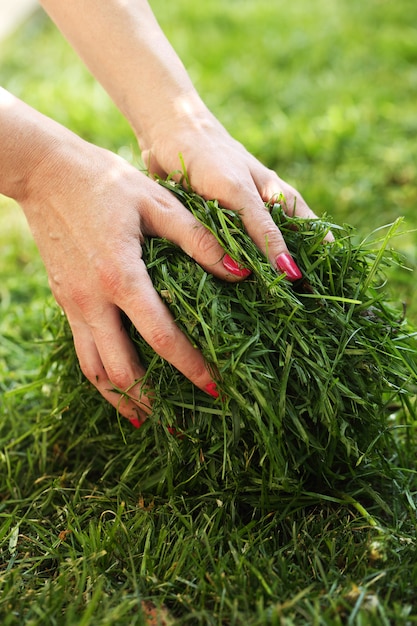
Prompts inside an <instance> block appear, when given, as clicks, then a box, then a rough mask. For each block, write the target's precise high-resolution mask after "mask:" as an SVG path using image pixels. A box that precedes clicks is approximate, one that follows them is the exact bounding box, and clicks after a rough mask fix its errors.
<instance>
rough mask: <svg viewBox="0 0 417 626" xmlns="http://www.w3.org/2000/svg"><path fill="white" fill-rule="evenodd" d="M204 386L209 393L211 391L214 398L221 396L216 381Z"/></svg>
mask: <svg viewBox="0 0 417 626" xmlns="http://www.w3.org/2000/svg"><path fill="white" fill-rule="evenodd" d="M204 388H205V390H206V391H207V393H209V394H210V395H211V397H212V398H218V397H219V392H218V391H217V385H216V383H214V382H212V383H208V384H207V385H206V386H205V387H204Z"/></svg>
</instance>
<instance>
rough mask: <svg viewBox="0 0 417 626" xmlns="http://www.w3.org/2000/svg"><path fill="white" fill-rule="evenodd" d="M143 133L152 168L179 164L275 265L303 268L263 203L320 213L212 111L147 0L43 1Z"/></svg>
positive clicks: (292, 271)
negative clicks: (277, 200) (277, 199)
mask: <svg viewBox="0 0 417 626" xmlns="http://www.w3.org/2000/svg"><path fill="white" fill-rule="evenodd" d="M42 4H43V6H44V7H45V9H46V10H47V12H48V13H49V14H50V15H51V17H52V19H53V20H54V21H55V22H56V24H57V25H58V27H59V28H60V29H61V31H62V32H63V33H64V35H65V36H66V37H67V38H68V40H69V41H70V42H71V44H72V45H73V46H74V48H75V49H76V50H77V51H78V53H79V54H80V56H81V57H82V58H83V59H84V61H85V63H86V64H87V66H88V67H89V68H90V70H91V72H92V73H93V74H94V75H95V76H96V77H97V79H98V80H99V81H100V82H101V83H102V84H103V85H104V87H105V89H106V90H107V91H108V93H109V94H110V96H111V97H112V98H113V100H114V101H115V103H116V104H117V106H118V107H119V108H120V110H121V111H122V112H123V113H124V115H125V116H126V118H127V119H128V120H129V122H130V124H131V125H132V128H133V129H134V132H135V133H136V135H137V138H138V141H139V145H140V147H141V149H142V156H143V159H144V162H145V164H147V166H148V167H149V170H150V172H151V173H156V174H159V175H161V176H163V175H164V174H166V173H171V172H173V171H175V170H179V169H180V168H181V162H180V159H179V154H180V153H181V155H182V157H183V159H184V162H185V166H186V168H187V173H188V176H189V178H190V181H191V184H192V186H193V188H194V189H195V190H196V191H197V192H199V193H200V194H201V195H203V196H205V197H211V198H217V199H218V200H219V201H220V202H221V203H222V204H223V205H224V206H227V207H228V208H230V209H234V210H237V211H240V213H241V216H242V219H243V222H244V225H245V228H246V230H247V231H248V233H249V235H250V236H251V237H252V239H253V240H254V241H255V243H256V244H257V245H258V247H259V248H260V249H261V250H262V251H264V252H266V251H268V255H269V259H270V261H271V263H272V265H273V266H274V267H276V268H277V269H278V270H280V271H285V272H286V273H287V275H288V277H289V278H290V279H292V280H294V279H296V278H298V277H299V276H300V272H299V270H298V268H297V266H296V264H295V262H294V261H293V260H292V259H291V257H290V256H289V253H288V249H287V246H286V244H285V242H284V240H283V238H282V236H281V233H280V231H279V230H278V228H277V227H276V226H275V224H274V223H273V221H272V219H271V216H270V215H269V213H268V212H267V211H265V208H264V203H265V202H267V201H269V200H270V199H271V198H272V197H274V196H277V195H279V194H280V193H283V194H284V195H285V197H286V200H287V208H288V211H290V212H293V211H294V206H295V213H296V214H298V215H300V216H303V217H307V216H308V217H315V215H314V213H313V212H312V211H311V210H310V209H309V207H308V206H307V205H306V203H305V201H304V200H303V198H302V197H301V195H300V194H299V193H298V192H297V191H296V190H295V189H294V188H292V187H291V186H290V185H288V184H287V183H286V182H285V181H283V180H282V179H280V178H279V177H278V176H277V174H276V173H275V172H272V171H271V170H269V169H267V168H266V167H264V166H263V165H262V164H261V163H260V162H259V161H258V160H257V159H255V158H254V157H253V156H252V155H250V154H249V153H248V152H247V151H246V150H245V148H244V147H243V146H242V145H241V144H240V143H238V142H237V141H235V140H234V139H233V138H232V137H231V136H230V135H229V134H228V133H227V131H226V130H225V128H224V127H223V126H222V125H221V124H220V123H219V121H218V120H217V119H216V118H215V117H214V116H213V115H212V113H211V112H210V111H209V110H208V109H207V107H206V106H205V104H204V103H203V101H202V100H201V98H200V96H199V95H198V93H197V92H196V90H195V88H194V86H193V84H192V83H191V80H190V78H189V76H188V74H187V72H186V70H185V68H184V66H183V64H182V63H181V61H180V60H179V58H178V56H177V55H176V53H175V52H174V50H173V49H172V47H171V45H170V44H169V42H168V41H167V39H166V37H165V35H164V34H163V32H162V30H161V29H160V27H159V25H158V23H157V21H156V19H155V17H154V15H153V13H152V11H151V9H150V7H149V5H148V3H147V2H146V0H106V2H105V3H103V2H101V0H71V2H62V1H61V0H42Z"/></svg>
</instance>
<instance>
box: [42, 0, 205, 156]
mask: <svg viewBox="0 0 417 626" xmlns="http://www.w3.org/2000/svg"><path fill="white" fill-rule="evenodd" d="M41 3H42V5H43V7H44V8H45V10H46V11H47V12H48V14H49V15H50V16H51V18H52V19H53V20H54V22H55V23H56V24H57V26H58V28H59V29H60V30H61V32H62V33H63V34H64V35H65V37H66V38H67V39H68V40H69V42H70V43H71V45H72V46H73V47H74V49H76V50H77V52H78V54H79V55H80V57H81V58H82V59H83V60H84V62H85V64H86V65H87V66H88V67H89V69H90V71H91V72H92V73H93V75H94V76H95V77H96V78H97V79H98V80H99V81H100V82H101V83H102V85H103V86H104V88H105V89H106V91H107V92H108V93H109V94H110V96H111V97H112V99H113V100H114V102H115V103H116V105H117V106H118V108H119V109H120V110H121V111H122V113H123V114H124V115H125V117H126V118H127V119H128V120H129V122H130V124H131V125H132V127H133V129H134V131H135V133H136V135H137V137H138V139H139V142H140V143H141V144H146V145H150V144H152V142H153V140H154V135H155V133H157V132H158V131H157V129H158V127H159V126H160V125H161V124H165V123H169V119H170V118H172V117H176V118H178V119H181V118H183V117H186V118H187V119H189V118H190V117H193V118H194V119H195V120H198V118H199V116H200V114H201V115H203V116H204V115H206V109H205V107H204V105H203V103H202V101H201V99H200V98H199V96H198V94H197V92H196V90H195V89H194V87H193V85H192V82H191V80H190V78H189V76H188V74H187V72H186V70H185V68H184V66H183V64H182V63H181V61H180V59H179V58H178V56H177V55H176V53H175V51H174V50H173V48H172V47H171V45H170V44H169V42H168V41H167V39H166V37H165V35H164V34H163V32H162V30H161V29H160V27H159V25H158V23H157V21H156V19H155V17H154V15H153V13H152V10H151V9H150V7H149V5H148V3H147V2H146V0H124V1H123V0H106V2H102V0H71V2H62V0H41Z"/></svg>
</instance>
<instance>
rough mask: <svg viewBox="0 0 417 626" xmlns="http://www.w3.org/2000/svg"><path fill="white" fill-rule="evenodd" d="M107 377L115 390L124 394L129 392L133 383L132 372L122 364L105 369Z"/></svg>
mask: <svg viewBox="0 0 417 626" xmlns="http://www.w3.org/2000/svg"><path fill="white" fill-rule="evenodd" d="M107 376H108V378H109V380H110V382H111V383H112V385H114V386H115V387H116V389H120V390H121V391H124V392H127V391H129V389H130V388H131V387H132V385H133V384H134V383H135V378H134V375H133V373H132V371H131V370H130V369H129V368H127V367H123V364H122V363H119V364H117V365H116V364H115V365H112V366H110V367H109V368H108V369H107Z"/></svg>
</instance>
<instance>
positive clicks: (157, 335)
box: [149, 325, 176, 359]
mask: <svg viewBox="0 0 417 626" xmlns="http://www.w3.org/2000/svg"><path fill="white" fill-rule="evenodd" d="M175 330H176V329H174V328H173V327H172V326H171V325H169V326H166V325H158V326H154V327H153V328H152V329H151V331H150V340H149V343H150V344H151V345H152V347H153V349H154V350H155V352H157V353H158V354H159V355H161V356H164V357H166V358H168V359H169V356H170V354H172V353H173V352H174V350H175V347H176V332H175Z"/></svg>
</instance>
